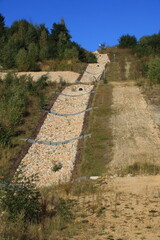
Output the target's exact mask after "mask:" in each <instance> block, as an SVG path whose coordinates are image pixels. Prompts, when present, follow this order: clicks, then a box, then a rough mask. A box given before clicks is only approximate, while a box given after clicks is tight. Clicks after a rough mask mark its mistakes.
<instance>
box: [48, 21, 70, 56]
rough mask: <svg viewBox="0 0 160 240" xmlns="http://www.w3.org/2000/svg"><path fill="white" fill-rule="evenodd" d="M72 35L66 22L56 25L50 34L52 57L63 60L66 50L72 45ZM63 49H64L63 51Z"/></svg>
mask: <svg viewBox="0 0 160 240" xmlns="http://www.w3.org/2000/svg"><path fill="white" fill-rule="evenodd" d="M70 39H71V35H70V34H69V31H68V29H67V27H66V25H65V22H64V20H61V22H60V23H58V24H57V23H54V24H53V27H52V29H51V34H50V50H51V51H50V52H51V57H58V58H62V56H63V53H64V49H65V48H66V46H67V44H68V43H70ZM61 48H62V49H61Z"/></svg>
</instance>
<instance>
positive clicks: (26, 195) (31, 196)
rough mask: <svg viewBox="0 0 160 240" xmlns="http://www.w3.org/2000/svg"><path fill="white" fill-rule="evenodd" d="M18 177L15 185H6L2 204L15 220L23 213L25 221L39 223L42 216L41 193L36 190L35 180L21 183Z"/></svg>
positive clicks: (0, 197) (26, 180)
mask: <svg viewBox="0 0 160 240" xmlns="http://www.w3.org/2000/svg"><path fill="white" fill-rule="evenodd" d="M21 180H22V179H19V178H18V177H16V179H15V181H14V183H5V186H4V187H3V194H2V195H1V196H0V200H1V202H0V204H1V208H2V209H3V210H6V211H7V212H8V213H9V218H11V219H15V218H16V217H17V216H18V215H19V214H21V213H23V220H24V221H38V220H39V219H40V214H41V205H40V193H39V192H38V191H37V190H36V189H35V185H34V184H33V178H32V179H29V178H26V179H25V181H21Z"/></svg>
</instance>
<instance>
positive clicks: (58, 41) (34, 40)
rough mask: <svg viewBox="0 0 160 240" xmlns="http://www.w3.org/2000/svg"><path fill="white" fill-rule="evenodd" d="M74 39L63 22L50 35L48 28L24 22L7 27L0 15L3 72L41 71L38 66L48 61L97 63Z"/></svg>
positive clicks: (91, 54) (0, 56)
mask: <svg viewBox="0 0 160 240" xmlns="http://www.w3.org/2000/svg"><path fill="white" fill-rule="evenodd" d="M71 38H72V36H71V35H70V33H69V30H68V29H67V27H66V24H65V21H64V20H63V19H61V20H60V22H59V23H53V25H52V28H51V31H49V30H48V29H47V28H46V26H45V24H40V25H34V24H32V23H31V22H28V21H26V20H25V19H22V20H18V21H15V22H13V24H12V25H11V26H10V27H7V26H6V25H5V17H4V16H3V15H2V14H0V66H1V68H2V69H17V70H18V71H39V70H40V65H39V63H40V62H44V61H45V60H49V59H59V60H62V59H75V60H77V61H80V62H87V63H92V62H96V57H95V55H94V54H93V53H91V52H89V51H87V50H85V49H84V48H82V47H81V46H80V45H79V44H78V43H76V42H73V41H71Z"/></svg>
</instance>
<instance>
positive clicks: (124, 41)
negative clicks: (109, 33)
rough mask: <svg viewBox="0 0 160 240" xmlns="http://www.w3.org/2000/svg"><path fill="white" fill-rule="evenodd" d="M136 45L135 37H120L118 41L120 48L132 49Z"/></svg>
mask: <svg viewBox="0 0 160 240" xmlns="http://www.w3.org/2000/svg"><path fill="white" fill-rule="evenodd" d="M136 45H137V39H136V37H135V36H130V35H128V34H127V35H122V36H121V37H120V39H119V47H120V48H133V47H135V46H136Z"/></svg>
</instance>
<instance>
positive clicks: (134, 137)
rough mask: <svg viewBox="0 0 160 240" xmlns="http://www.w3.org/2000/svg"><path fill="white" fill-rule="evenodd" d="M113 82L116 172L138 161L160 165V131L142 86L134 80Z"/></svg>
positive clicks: (114, 163)
mask: <svg viewBox="0 0 160 240" xmlns="http://www.w3.org/2000/svg"><path fill="white" fill-rule="evenodd" d="M112 85H113V106H112V110H113V114H112V118H111V127H112V129H113V141H114V144H113V145H114V147H113V160H112V161H111V163H110V167H111V169H112V171H113V172H114V173H116V172H117V170H121V169H122V168H124V167H126V166H128V165H132V164H133V163H135V162H141V163H146V162H147V163H151V164H156V165H160V138H159V130H158V127H157V125H156V124H155V123H154V121H153V118H152V114H151V111H150V109H149V107H148V106H147V103H146V101H145V100H144V98H143V96H142V94H141V92H140V89H139V88H138V87H137V86H136V85H135V83H133V82H112Z"/></svg>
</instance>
